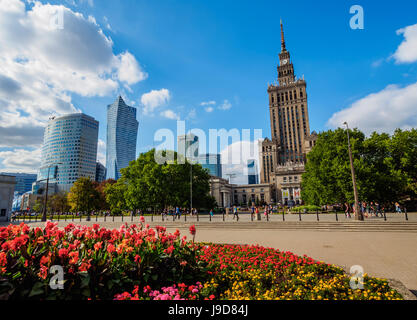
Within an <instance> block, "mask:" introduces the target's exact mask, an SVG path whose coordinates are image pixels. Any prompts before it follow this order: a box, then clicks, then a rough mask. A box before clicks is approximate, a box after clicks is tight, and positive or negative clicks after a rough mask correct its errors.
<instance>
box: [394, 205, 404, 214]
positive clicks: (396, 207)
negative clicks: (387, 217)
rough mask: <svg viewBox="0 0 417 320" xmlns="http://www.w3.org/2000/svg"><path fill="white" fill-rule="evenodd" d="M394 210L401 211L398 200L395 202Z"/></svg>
mask: <svg viewBox="0 0 417 320" xmlns="http://www.w3.org/2000/svg"><path fill="white" fill-rule="evenodd" d="M395 212H396V213H399V214H401V213H403V212H402V210H401V206H400V204H399V203H398V202H396V203H395Z"/></svg>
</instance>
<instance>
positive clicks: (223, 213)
mask: <svg viewBox="0 0 417 320" xmlns="http://www.w3.org/2000/svg"><path fill="white" fill-rule="evenodd" d="M222 214H223V222H225V221H226V220H225V217H224V211H223V212H222Z"/></svg>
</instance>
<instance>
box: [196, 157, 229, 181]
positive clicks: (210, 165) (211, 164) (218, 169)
mask: <svg viewBox="0 0 417 320" xmlns="http://www.w3.org/2000/svg"><path fill="white" fill-rule="evenodd" d="M197 159H198V160H197V162H198V163H199V164H201V166H202V167H203V168H204V169H207V170H208V171H209V173H210V175H211V176H213V177H219V178H221V177H222V174H223V172H222V162H221V155H220V154H209V153H208V154H200V155H199V156H198V158H197Z"/></svg>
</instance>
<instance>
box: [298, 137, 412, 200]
mask: <svg viewBox="0 0 417 320" xmlns="http://www.w3.org/2000/svg"><path fill="white" fill-rule="evenodd" d="M350 136H351V144H352V153H353V158H354V166H355V171H356V176H357V187H358V193H359V198H360V200H361V201H379V202H391V201H393V200H394V199H396V197H398V195H399V194H401V192H403V190H404V186H405V184H404V178H403V177H402V173H401V170H399V169H398V168H397V167H396V165H395V161H394V158H393V157H392V152H391V150H390V148H391V145H392V143H391V138H390V136H389V135H387V134H377V133H374V134H372V135H371V137H369V138H365V135H364V134H363V133H362V132H360V131H359V130H357V129H355V130H353V131H352V130H351V131H350ZM302 198H303V201H304V202H305V203H307V204H312V205H325V204H334V203H344V202H350V203H351V202H353V201H354V196H353V188H352V177H351V171H350V161H349V154H348V141H347V134H346V130H343V129H338V130H335V131H332V130H330V131H326V132H323V133H321V134H319V137H318V140H317V144H316V146H315V147H314V148H313V150H312V151H311V152H310V153H309V155H308V156H307V163H306V173H305V174H304V175H303V182H302Z"/></svg>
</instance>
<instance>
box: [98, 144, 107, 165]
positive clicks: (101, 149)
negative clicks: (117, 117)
mask: <svg viewBox="0 0 417 320" xmlns="http://www.w3.org/2000/svg"><path fill="white" fill-rule="evenodd" d="M106 149H107V146H106V142H104V141H103V140H101V139H98V148H97V160H98V161H100V162H101V164H103V165H104V166H106V161H107V159H106Z"/></svg>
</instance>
